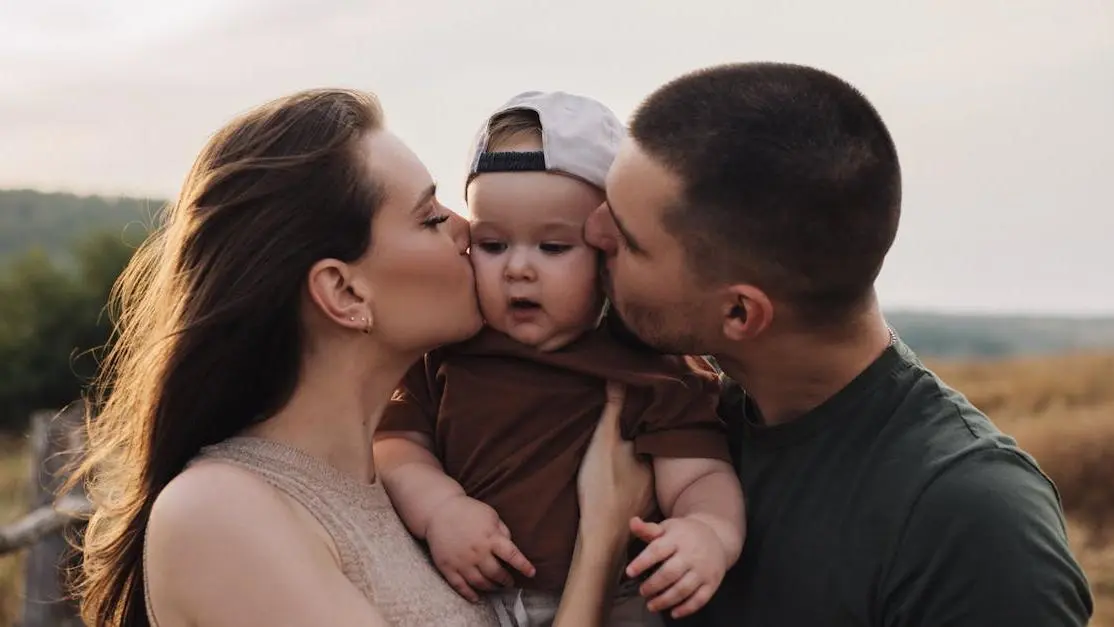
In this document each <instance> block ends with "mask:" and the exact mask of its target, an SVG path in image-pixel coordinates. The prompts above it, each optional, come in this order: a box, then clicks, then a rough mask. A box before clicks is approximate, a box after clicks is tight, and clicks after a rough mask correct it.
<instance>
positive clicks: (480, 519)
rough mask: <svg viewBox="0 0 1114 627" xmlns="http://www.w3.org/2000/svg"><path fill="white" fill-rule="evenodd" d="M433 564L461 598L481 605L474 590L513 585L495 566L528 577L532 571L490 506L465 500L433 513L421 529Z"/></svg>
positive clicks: (457, 498) (457, 499)
mask: <svg viewBox="0 0 1114 627" xmlns="http://www.w3.org/2000/svg"><path fill="white" fill-rule="evenodd" d="M426 541H427V542H428V543H429V550H430V553H432V555H433V563H434V564H436V565H437V568H438V570H440V571H441V574H442V575H443V576H444V577H445V580H446V581H447V582H449V585H451V586H452V587H453V588H454V589H455V590H456V591H457V592H459V593H460V595H461V596H462V597H464V598H465V599H468V600H469V601H471V602H473V603H478V602H479V601H480V596H479V594H478V593H477V592H476V590H484V591H491V590H494V589H496V588H497V587H500V586H511V585H513V584H514V579H513V578H512V577H511V575H510V573H509V572H507V570H506V569H505V568H504V567H503V565H502V564H501V563H500V562H499V560H502V561H503V562H506V563H507V564H510V565H511V566H513V567H514V568H515V569H517V570H518V571H520V572H522V574H524V575H526V576H527V577H533V576H534V566H533V564H531V563H530V561H529V560H527V559H526V557H525V556H524V555H522V552H521V551H519V550H518V547H517V546H515V544H514V543H513V542H511V534H510V531H509V530H508V529H507V526H506V525H504V524H503V521H501V520H499V515H498V514H496V513H495V510H494V509H492V508H491V506H489V505H487V504H486V503H483V502H481V501H477V500H476V499H474V498H471V497H469V496H464V495H460V496H454V497H451V498H450V499H448V500H447V501H446V502H445V503H443V504H442V505H441V506H440V507H438V508H437V510H436V511H434V513H433V516H432V517H431V519H430V521H429V527H428V528H427V529H426Z"/></svg>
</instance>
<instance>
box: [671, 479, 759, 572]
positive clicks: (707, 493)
mask: <svg viewBox="0 0 1114 627" xmlns="http://www.w3.org/2000/svg"><path fill="white" fill-rule="evenodd" d="M654 477H655V479H654V480H655V486H654V490H655V491H656V492H657V498H658V505H659V506H660V507H661V510H662V512H663V513H664V514H665V515H666V517H669V518H686V517H687V518H691V519H693V520H698V521H700V522H703V523H704V524H706V525H708V526H709V527H711V528H712V531H714V532H715V533H716V536H717V537H718V538H719V540H720V542H721V543H723V547H724V553H725V554H726V555H727V556H728V560H729V561H730V562H731V563H734V562H735V560H736V559H738V557H739V553H740V552H741V551H742V550H743V530H744V529H743V527H744V525H745V522H744V521H745V517H744V513H745V512H744V505H743V488H742V486H741V485H740V484H739V478H738V476H736V475H735V469H734V468H732V467H731V464H729V463H727V462H725V461H722V460H718V459H696V458H666V457H658V458H656V459H655V460H654Z"/></svg>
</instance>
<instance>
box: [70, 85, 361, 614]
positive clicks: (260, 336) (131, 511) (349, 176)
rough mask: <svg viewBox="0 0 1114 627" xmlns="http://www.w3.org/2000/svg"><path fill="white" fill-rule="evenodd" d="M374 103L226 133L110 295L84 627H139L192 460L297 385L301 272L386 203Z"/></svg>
mask: <svg viewBox="0 0 1114 627" xmlns="http://www.w3.org/2000/svg"><path fill="white" fill-rule="evenodd" d="M381 125H382V112H381V109H380V107H379V105H378V102H377V101H376V99H375V98H374V96H371V95H368V94H364V93H359V92H353V91H346V90H313V91H306V92H300V93H297V94H294V95H292V96H289V97H286V98H282V99H280V100H276V101H274V102H271V103H268V104H266V105H263V106H261V107H258V108H256V109H253V110H251V111H249V112H248V113H246V114H244V115H242V116H240V117H239V118H237V119H235V120H233V121H232V122H231V123H229V124H228V125H227V126H225V127H224V128H223V129H221V130H220V131H219V132H218V133H216V135H215V136H213V137H212V138H211V139H210V141H209V142H208V143H207V145H206V146H205V148H204V149H203V150H202V152H201V154H200V155H199V156H198V158H197V160H196V162H195V164H194V166H193V168H192V169H191V171H190V173H189V175H188V177H187V179H186V181H185V183H184V185H183V187H182V191H181V194H180V196H179V197H178V199H177V201H176V202H175V203H173V204H172V205H171V206H169V208H168V211H167V214H166V216H165V218H164V220H163V221H162V223H161V224H160V225H159V226H158V227H157V228H156V229H155V230H154V232H153V233H152V234H151V235H150V236H149V237H148V239H147V240H146V241H145V242H144V243H143V245H142V246H141V247H140V248H139V250H137V251H136V253H135V255H134V257H133V259H132V261H131V263H130V264H129V265H128V267H127V268H126V269H125V270H124V272H123V273H122V274H121V275H120V277H119V279H118V280H117V283H116V284H115V286H114V289H113V293H112V298H111V301H110V305H111V308H112V310H113V312H114V314H115V316H114V317H115V319H116V333H115V337H114V341H113V343H112V346H111V348H110V350H109V352H108V354H107V356H106V358H105V361H104V362H103V364H102V368H101V371H100V373H99V376H98V379H97V381H96V382H95V386H94V388H93V394H92V397H91V399H90V401H91V402H90V403H89V407H90V410H89V412H90V413H89V419H88V421H87V426H88V448H87V451H86V455H85V458H84V460H83V461H82V464H81V467H80V468H79V469H78V470H77V472H76V474H75V475H74V478H73V480H72V482H77V481H81V480H85V482H86V488H87V490H88V494H89V495H90V498H91V499H92V501H93V505H94V508H95V513H94V514H93V516H92V518H91V519H90V521H89V525H88V527H87V529H86V531H85V533H84V538H83V546H82V555H81V558H82V568H81V571H80V572H79V573H78V580H77V582H76V583H77V588H76V592H77V594H78V597H79V599H80V603H81V614H82V619H83V620H84V621H85V622H86V624H88V625H91V626H95V627H100V626H109V625H111V626H124V627H138V626H143V627H146V626H147V625H149V623H148V618H147V615H146V611H145V603H144V575H143V555H144V536H145V530H146V527H147V521H148V519H149V517H150V513H151V507H152V504H153V503H154V501H155V499H156V497H158V495H159V492H160V491H161V490H162V489H163V488H165V487H166V485H167V484H168V483H169V482H170V481H171V480H172V479H173V478H174V477H175V475H177V474H178V473H180V472H181V471H182V470H183V469H184V468H185V466H186V464H187V463H188V462H189V461H190V459H191V458H193V457H194V456H195V455H197V453H198V452H199V451H200V449H201V448H202V447H204V446H206V445H210V444H214V443H216V442H219V441H221V440H224V439H226V438H228V437H230V436H232V435H235V434H237V433H238V432H240V431H242V430H243V429H244V428H245V427H247V426H249V425H251V424H253V423H255V422H258V421H259V420H262V419H264V418H266V417H268V416H270V415H272V414H273V413H274V412H275V411H277V410H278V409H279V408H281V407H282V406H283V405H284V404H285V403H286V402H287V401H288V400H289V397H290V395H291V393H292V391H293V388H294V385H295V382H296V381H297V380H298V377H299V364H300V358H301V351H302V335H303V328H302V326H301V324H300V318H299V307H300V302H301V299H302V295H303V290H304V287H305V280H306V277H307V275H308V271H309V269H310V267H311V266H312V265H313V264H314V263H315V262H316V261H318V260H320V259H323V258H335V259H340V260H342V261H354V260H356V259H359V258H360V257H361V256H362V255H363V254H364V253H365V252H366V251H367V249H368V246H369V244H370V238H371V222H372V216H373V214H374V213H375V210H376V209H377V208H378V206H379V204H380V203H381V201H382V193H381V187H380V186H379V185H377V184H376V182H374V181H372V180H371V178H370V176H369V174H368V162H369V159H370V160H373V159H374V155H367V154H364V151H362V150H361V149H360V147H359V146H360V142H359V140H360V139H361V138H362V137H364V136H365V135H366V134H367V133H368V132H371V131H374V130H377V129H379V128H380V127H381Z"/></svg>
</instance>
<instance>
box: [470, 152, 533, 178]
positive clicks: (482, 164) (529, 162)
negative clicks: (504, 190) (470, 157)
mask: <svg viewBox="0 0 1114 627" xmlns="http://www.w3.org/2000/svg"><path fill="white" fill-rule="evenodd" d="M545 170H546V167H545V153H544V152H542V151H540V150H539V151H536V152H484V153H480V158H479V161H478V162H477V163H476V172H477V173H479V172H544V171H545Z"/></svg>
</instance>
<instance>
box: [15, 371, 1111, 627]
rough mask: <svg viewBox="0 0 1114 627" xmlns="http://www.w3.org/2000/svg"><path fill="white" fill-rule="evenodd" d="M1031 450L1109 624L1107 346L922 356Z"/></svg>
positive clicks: (18, 492) (19, 507)
mask: <svg viewBox="0 0 1114 627" xmlns="http://www.w3.org/2000/svg"><path fill="white" fill-rule="evenodd" d="M929 366H930V367H932V368H933V369H934V370H935V371H936V372H937V373H939V374H940V375H941V376H942V377H943V378H944V379H945V381H947V382H948V383H949V384H951V385H952V386H953V387H955V388H957V389H959V390H960V391H962V392H963V393H964V394H966V395H967V396H968V398H970V399H971V401H972V402H973V403H975V405H977V406H978V407H979V408H981V409H983V410H984V411H986V412H987V413H988V414H989V415H990V417H991V418H992V419H993V420H994V422H995V423H997V424H998V425H999V427H1001V428H1002V429H1003V430H1004V431H1006V432H1007V433H1010V434H1011V435H1013V436H1014V437H1016V438H1017V440H1018V442H1019V443H1020V444H1021V445H1022V446H1023V447H1024V448H1025V449H1026V450H1028V451H1029V452H1030V453H1032V455H1033V456H1034V457H1035V458H1036V459H1037V462H1038V463H1039V464H1040V465H1041V467H1042V468H1043V469H1044V470H1045V471H1046V472H1047V473H1048V474H1049V476H1050V477H1052V479H1053V481H1055V483H1056V485H1057V487H1058V488H1059V490H1060V493H1061V496H1062V497H1063V501H1064V509H1065V511H1066V512H1067V514H1068V518H1069V530H1068V532H1069V537H1070V539H1071V543H1072V547H1073V549H1074V551H1075V554H1076V555H1077V557H1078V558H1079V560H1080V563H1081V564H1082V566H1083V569H1084V570H1085V571H1086V572H1087V576H1088V578H1089V580H1090V583H1091V587H1092V590H1093V591H1094V594H1095V599H1096V613H1095V618H1094V621H1093V622H1092V623H1091V625H1092V627H1114V354H1107V355H1074V356H1063V357H1048V358H1031V359H1017V360H1011V361H1006V362H978V363H944V362H932V363H929ZM28 470H29V468H28V466H27V461H26V457H25V455H24V453H23V442H22V441H21V440H0V523H3V522H5V521H8V520H12V519H14V518H16V517H17V516H18V515H20V514H22V513H23V512H25V511H26V503H27V477H28ZM22 568H23V559H22V556H20V555H14V556H8V557H3V558H0V627H4V626H9V625H13V624H15V621H16V620H17V617H18V616H19V613H20V610H21V602H22V601H21V591H22V582H21V580H22Z"/></svg>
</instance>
